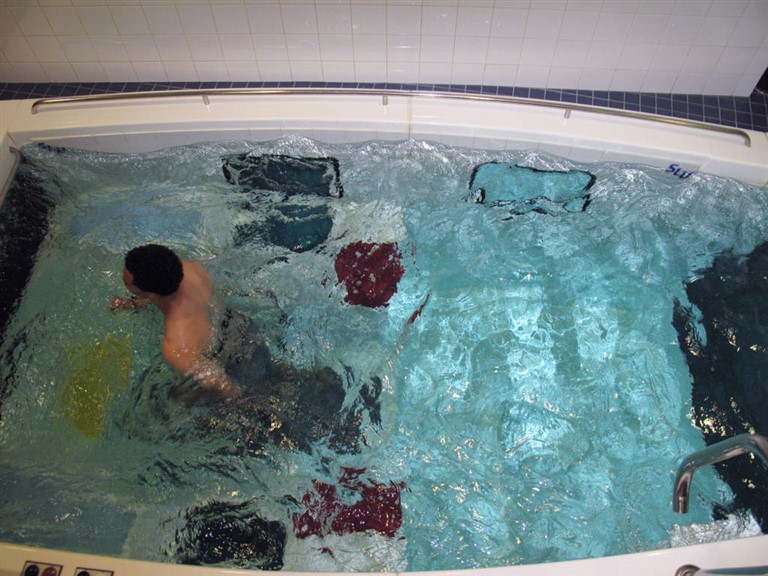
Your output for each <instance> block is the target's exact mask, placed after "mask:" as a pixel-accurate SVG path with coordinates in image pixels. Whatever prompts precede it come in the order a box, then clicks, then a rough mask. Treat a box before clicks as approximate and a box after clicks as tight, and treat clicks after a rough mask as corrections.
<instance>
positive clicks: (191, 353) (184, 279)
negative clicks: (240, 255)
mask: <svg viewBox="0 0 768 576" xmlns="http://www.w3.org/2000/svg"><path fill="white" fill-rule="evenodd" d="M123 282H124V283H125V287H126V288H127V289H128V291H129V292H130V293H131V294H133V295H134V296H133V297H132V298H121V297H119V296H113V297H112V300H111V302H110V306H109V308H110V310H135V309H139V308H142V307H144V306H146V305H147V304H154V305H155V306H157V308H158V309H159V310H160V312H162V314H163V318H164V327H165V331H164V335H163V344H162V350H163V358H164V359H165V361H166V363H167V364H168V365H169V366H170V367H171V368H173V369H174V370H175V371H176V372H178V373H179V374H181V375H182V376H185V377H191V378H193V379H194V380H195V382H197V383H198V384H200V386H201V387H202V389H203V390H204V391H206V392H209V393H213V394H216V395H220V396H224V397H232V396H237V395H238V394H239V388H238V387H237V386H236V385H235V384H233V383H232V382H231V381H230V379H229V378H228V377H227V375H226V374H225V372H224V369H223V368H222V366H221V365H220V364H218V363H217V362H216V361H214V360H212V359H211V358H209V357H208V354H209V353H210V348H211V344H212V341H213V336H214V331H213V329H212V326H211V319H210V310H211V298H212V295H213V283H212V282H211V277H210V276H209V275H208V272H207V270H206V269H205V267H204V266H203V265H202V264H201V263H200V262H194V261H191V260H182V259H180V258H179V257H178V256H177V255H176V254H175V253H174V252H173V251H172V250H171V249H170V248H167V247H165V246H160V245H157V244H148V245H146V246H140V247H138V248H134V249H132V250H131V251H129V252H128V254H126V256H125V267H124V269H123Z"/></svg>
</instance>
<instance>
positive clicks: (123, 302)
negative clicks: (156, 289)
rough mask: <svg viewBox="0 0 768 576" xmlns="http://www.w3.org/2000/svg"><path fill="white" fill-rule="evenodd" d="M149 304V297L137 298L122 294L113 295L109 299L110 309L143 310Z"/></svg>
mask: <svg viewBox="0 0 768 576" xmlns="http://www.w3.org/2000/svg"><path fill="white" fill-rule="evenodd" d="M147 304H149V298H136V296H132V297H130V298H121V297H120V296H112V298H111V299H110V300H109V309H110V310H111V311H113V312H114V311H115V310H141V309H143V308H144V307H146V305H147Z"/></svg>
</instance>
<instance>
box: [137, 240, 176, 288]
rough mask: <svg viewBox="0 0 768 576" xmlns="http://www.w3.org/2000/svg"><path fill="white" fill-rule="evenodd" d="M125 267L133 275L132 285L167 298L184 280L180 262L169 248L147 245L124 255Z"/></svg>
mask: <svg viewBox="0 0 768 576" xmlns="http://www.w3.org/2000/svg"><path fill="white" fill-rule="evenodd" d="M125 267H126V268H127V269H128V272H130V273H131V274H133V284H134V285H135V286H136V287H137V288H138V289H139V290H143V291H144V292H152V293H154V294H159V295H160V296H169V295H170V294H173V293H174V292H176V290H178V288H179V285H180V284H181V280H182V279H183V278H184V270H183V267H182V265H181V260H180V259H179V257H178V256H176V254H175V253H174V251H173V250H171V249H170V248H166V247H165V246H160V245H158V244H147V245H146V246H139V247H138V248H134V249H133V250H131V251H130V252H128V254H126V255H125Z"/></svg>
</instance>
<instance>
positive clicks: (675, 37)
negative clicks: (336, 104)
mask: <svg viewBox="0 0 768 576" xmlns="http://www.w3.org/2000/svg"><path fill="white" fill-rule="evenodd" d="M766 67H768V0H605V1H601V0H531V1H527V0H525V1H523V0H521V1H517V0H495V1H494V0H387V1H383V0H314V1H313V0H281V1H279V2H278V1H276V0H271V1H270V0H218V1H216V0H210V1H206V0H0V82H137V81H140V82H168V81H177V82H183V81H292V80H294V81H347V82H396V83H400V82H405V83H416V82H420V83H429V84H432V83H436V84H449V83H450V84H485V85H504V86H526V87H539V88H569V89H586V90H617V91H643V92H674V93H689V94H719V95H735V96H747V95H749V94H750V93H751V92H752V89H753V88H754V87H755V85H756V84H757V81H758V80H759V78H760V76H761V74H762V73H763V72H764V71H765V69H766Z"/></svg>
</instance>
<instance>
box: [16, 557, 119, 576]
mask: <svg viewBox="0 0 768 576" xmlns="http://www.w3.org/2000/svg"><path fill="white" fill-rule="evenodd" d="M21 576H69V574H64V566H62V565H61V564H49V563H47V562H34V561H32V560H27V561H26V562H25V563H24V568H22V570H21ZM72 576H115V573H114V571H112V570H100V569H97V568H81V567H80V566H78V567H77V568H75V571H74V572H73V573H72Z"/></svg>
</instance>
